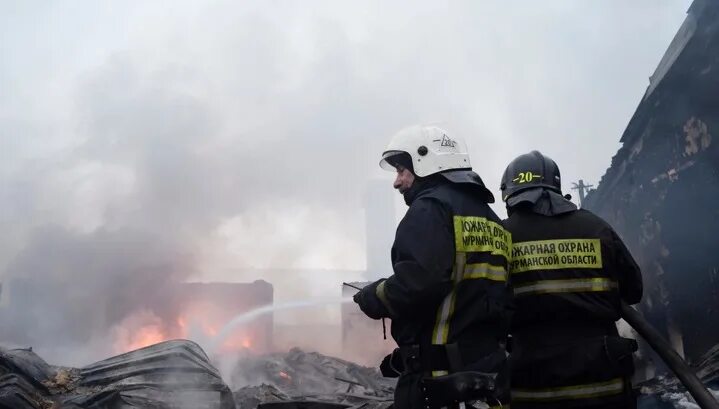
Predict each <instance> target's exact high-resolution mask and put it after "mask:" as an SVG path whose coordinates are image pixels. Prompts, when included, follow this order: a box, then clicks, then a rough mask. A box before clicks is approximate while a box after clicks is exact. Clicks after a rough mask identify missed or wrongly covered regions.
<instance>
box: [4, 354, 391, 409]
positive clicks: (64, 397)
mask: <svg viewBox="0 0 719 409" xmlns="http://www.w3.org/2000/svg"><path fill="white" fill-rule="evenodd" d="M231 379H232V381H233V382H234V386H235V388H236V390H235V391H234V393H233V392H231V391H230V388H229V387H228V385H227V384H226V383H225V382H224V381H223V380H222V377H221V376H220V373H219V372H218V370H217V369H216V368H215V367H214V366H213V365H212V364H211V363H210V359H209V358H208V356H207V355H206V354H205V352H204V351H203V350H202V349H201V348H200V347H199V346H198V345H197V344H195V343H194V342H191V341H186V340H173V341H165V342H161V343H159V344H155V345H152V346H149V347H145V348H141V349H138V350H136V351H132V352H128V353H125V354H121V355H118V356H115V357H112V358H109V359H106V360H103V361H100V362H97V363H94V364H91V365H88V366H85V367H82V368H67V367H57V366H52V365H49V364H48V363H46V362H45V361H44V360H43V359H42V358H40V357H39V356H38V355H37V354H35V353H34V352H33V350H32V349H10V350H8V349H0V409H102V408H123V409H131V408H158V409H159V408H162V409H234V408H235V407H238V408H240V409H243V408H256V407H258V406H259V407H265V408H268V407H272V406H268V405H273V404H274V405H281V407H282V408H285V409H290V408H293V407H307V408H325V407H327V408H349V407H360V406H361V407H362V408H365V409H371V408H385V407H387V406H389V404H391V402H392V395H393V383H394V382H393V381H391V380H388V379H386V378H382V376H381V375H380V374H379V372H378V371H377V370H376V369H372V368H366V367H362V366H359V365H356V364H353V363H351V362H348V361H344V360H341V359H337V358H332V357H328V356H324V355H321V354H318V353H305V352H303V351H301V350H299V349H293V350H291V351H289V352H288V353H282V354H280V353H275V354H269V355H246V356H244V357H242V358H241V359H240V360H239V361H238V362H237V364H236V366H235V367H234V371H233V373H232V375H231Z"/></svg>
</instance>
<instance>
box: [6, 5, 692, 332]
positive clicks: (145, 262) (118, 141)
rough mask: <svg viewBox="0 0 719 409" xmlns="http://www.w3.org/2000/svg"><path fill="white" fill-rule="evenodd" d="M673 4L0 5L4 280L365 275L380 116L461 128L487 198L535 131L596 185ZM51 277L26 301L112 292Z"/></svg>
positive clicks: (285, 285) (667, 37)
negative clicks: (46, 292) (48, 286)
mask: <svg viewBox="0 0 719 409" xmlns="http://www.w3.org/2000/svg"><path fill="white" fill-rule="evenodd" d="M689 5H690V1H688V0H665V1H661V2H657V1H655V0H636V1H632V2H626V1H619V0H602V1H591V2H590V1H585V2H578V1H575V0H549V1H543V2H535V1H524V2H499V1H475V0H471V1H469V0H468V1H454V2H432V1H424V0H417V1H413V2H411V3H410V2H388V1H378V0H377V1H362V2H348V1H336V0H327V1H303V2H295V1H278V0H275V1H242V2H237V1H187V0H173V1H134V0H128V1H123V2H117V1H115V2H110V1H100V0H98V1H89V0H88V1H63V0H58V1H52V2H51V1H34V0H27V1H21V2H19V1H10V0H0V155H1V156H0V226H1V227H2V230H3V235H2V237H0V280H5V281H7V280H10V279H13V278H17V277H24V278H28V277H29V278H31V279H33V280H46V281H47V280H50V281H51V282H54V283H58V284H57V285H58V286H59V287H58V288H61V289H73V288H74V287H75V286H77V285H78V283H82V284H81V285H80V289H81V290H79V291H77V292H79V293H87V292H88V291H89V292H91V293H93V294H95V293H97V294H106V293H112V294H115V293H117V292H118V291H119V292H121V295H120V296H119V297H120V298H121V299H122V300H124V301H123V302H121V303H119V304H123V305H127V304H132V303H128V302H127V299H132V297H134V296H137V295H138V294H139V295H141V296H147V295H146V292H147V291H150V290H149V289H152V288H155V287H156V286H161V285H162V283H163V282H166V281H168V280H200V281H239V282H242V281H252V280H255V279H257V278H263V279H265V280H267V281H270V282H272V283H273V285H274V286H275V289H276V292H277V294H278V295H279V296H278V298H279V299H295V298H297V297H305V296H313V297H317V296H323V295H329V296H335V295H337V293H338V291H339V285H338V284H339V283H340V282H341V281H350V280H358V279H362V278H363V273H362V270H363V269H364V268H365V265H366V258H365V241H366V236H365V228H364V220H365V217H366V215H365V214H364V210H363V203H364V202H363V201H364V200H365V194H366V190H367V186H368V183H369V182H370V181H371V180H375V179H381V180H384V181H386V185H387V194H388V195H395V202H396V204H397V210H396V213H397V216H398V217H401V215H402V213H403V212H404V210H405V209H406V208H405V207H404V205H403V203H402V201H401V197H400V196H399V195H397V194H396V193H393V192H392V188H391V183H392V175H391V174H389V173H387V172H385V171H383V170H381V169H380V168H379V166H378V161H379V157H380V155H381V153H382V151H383V150H384V146H385V145H386V144H387V142H388V141H389V138H390V137H391V135H392V134H393V133H394V132H396V131H397V130H399V129H401V128H403V127H405V126H408V125H414V124H419V123H434V124H439V126H442V127H444V128H446V129H447V130H448V131H449V132H450V134H451V135H453V136H457V137H461V138H464V139H465V140H466V141H467V144H468V146H469V149H470V155H471V158H472V163H473V166H474V170H475V171H477V172H478V173H479V174H480V175H481V176H482V178H483V179H484V181H485V183H486V184H487V185H488V186H489V187H490V188H491V189H492V190H493V191H494V193H495V195H496V196H497V197H499V180H500V177H501V174H502V172H503V170H504V168H505V166H506V165H507V164H508V163H509V161H511V160H512V159H513V158H514V157H515V156H517V155H520V154H522V153H526V152H528V151H530V150H533V149H538V150H540V151H542V152H543V153H545V154H546V155H548V156H550V157H552V158H553V159H555V160H556V161H557V163H558V164H559V166H560V168H561V170H562V174H563V181H564V184H565V186H564V187H565V191H568V190H569V189H568V188H569V184H570V183H571V182H572V181H576V180H578V179H584V180H585V181H586V182H587V183H594V184H596V183H597V182H598V181H599V179H600V177H601V176H602V175H603V174H604V172H605V170H606V169H607V168H608V166H609V164H610V161H611V157H612V156H613V155H614V154H615V153H616V151H617V149H618V148H619V146H620V145H619V138H620V136H621V133H622V131H623V130H624V127H625V126H626V124H627V123H628V121H629V119H630V117H631V115H632V114H633V112H634V109H635V108H636V106H637V104H638V102H639V101H640V99H641V97H642V95H643V93H644V91H645V89H646V87H647V85H648V78H649V76H650V75H651V74H652V72H653V71H654V69H655V67H656V65H657V63H658V62H659V60H660V59H661V57H662V55H663V53H664V51H665V50H666V48H667V46H668V45H669V43H670V41H671V39H672V38H673V36H674V34H675V33H676V31H677V29H678V28H679V26H680V25H681V23H682V21H683V20H684V18H685V15H686V14H685V13H686V11H687V9H688V7H689ZM494 209H495V211H496V212H497V213H498V214H500V215H501V216H504V215H505V212H504V209H503V206H502V204H501V203H496V204H495V205H494ZM393 229H394V226H388V230H387V231H388V232H390V234H391V232H392V231H393ZM386 257H387V259H389V249H387V256H386ZM256 269H267V270H266V271H267V272H266V273H265V276H263V277H257V270H256ZM272 269H276V271H275V272H273V270H272ZM288 269H290V270H291V269H304V273H298V274H297V275H295V276H289V274H288V273H287V270H288ZM314 271H317V272H314ZM388 274H389V272H388ZM118 283H123V284H122V285H120V286H119V288H120V289H118ZM123 291H124V293H123ZM60 293H62V294H63V295H62V297H60V298H59V299H52V300H48V301H43V302H40V301H38V303H39V305H40V306H39V307H38V308H39V310H40V311H42V309H43V308H57V306H58V305H63V306H65V305H69V304H72V305H74V306H73V309H71V310H70V309H68V310H67V311H77V310H83V309H87V308H88V305H95V304H98V303H99V304H101V305H106V304H108V303H111V302H113V301H112V297H111V298H110V299H108V298H107V297H104V298H103V297H101V298H100V299H98V298H93V297H88V296H86V295H82V296H80V295H78V296H73V295H68V294H71V293H73V291H60ZM123 294H124V295H123ZM33 302H34V301H33ZM127 308H128V309H131V306H128V307H127ZM60 310H61V311H63V309H62V308H61V309H60ZM128 311H129V310H128ZM122 313H123V312H122V311H120V312H119V313H116V314H114V315H113V316H109V315H108V314H104V315H102V316H101V317H96V316H95V315H91V318H92V320H97V321H92V322H102V324H98V325H99V326H100V327H102V326H103V325H111V324H112V322H114V321H113V320H120V319H121V318H122ZM117 314H119V315H117ZM110 315H112V314H110Z"/></svg>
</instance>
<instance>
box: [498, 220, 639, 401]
mask: <svg viewBox="0 0 719 409" xmlns="http://www.w3.org/2000/svg"><path fill="white" fill-rule="evenodd" d="M504 226H505V228H506V229H507V230H508V231H509V232H511V234H512V241H513V244H512V254H511V261H510V267H509V270H510V273H511V274H510V282H511V287H512V289H513V292H514V296H515V299H514V302H515V306H516V310H515V313H514V315H513V321H512V326H511V328H512V329H511V332H512V336H513V345H514V349H513V353H512V375H511V376H512V406H513V407H520V408H527V407H547V406H546V405H549V407H553V408H554V407H556V408H563V407H584V406H590V405H600V406H599V407H614V408H625V407H632V405H633V401H632V398H631V397H630V396H629V393H630V390H629V388H630V384H629V381H628V379H629V377H630V376H631V374H632V372H633V366H632V357H631V354H632V352H633V350H635V349H636V343H635V342H634V341H633V340H628V339H624V338H620V337H619V336H618V334H617V330H616V326H615V321H616V320H618V319H619V317H620V309H619V306H620V300H623V301H625V302H626V303H628V304H635V303H637V302H639V300H640V299H641V297H642V278H641V273H640V270H639V267H638V266H637V264H636V263H635V261H634V259H633V258H632V256H631V254H630V253H629V251H628V250H627V248H626V247H625V245H624V243H622V241H621V239H620V238H619V237H618V236H617V234H616V233H615V231H614V230H613V229H612V228H611V226H609V224H607V223H606V222H605V221H604V220H602V219H601V218H599V217H598V216H596V215H594V214H592V213H591V212H589V211H587V210H583V209H580V210H575V211H569V212H566V213H562V214H558V215H554V216H546V215H542V214H538V213H536V212H534V211H532V210H530V208H528V207H526V208H522V207H520V208H518V209H515V210H514V211H512V212H511V215H510V217H509V218H508V219H507V220H506V221H505V222H504Z"/></svg>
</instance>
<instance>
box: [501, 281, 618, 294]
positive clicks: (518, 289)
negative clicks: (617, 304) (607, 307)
mask: <svg viewBox="0 0 719 409" xmlns="http://www.w3.org/2000/svg"><path fill="white" fill-rule="evenodd" d="M615 288H617V283H616V282H615V281H613V280H610V279H608V278H602V277H597V278H576V279H569V280H542V281H535V282H531V283H524V284H518V285H515V286H514V295H516V296H520V295H528V294H552V293H582V292H598V291H609V290H612V289H615Z"/></svg>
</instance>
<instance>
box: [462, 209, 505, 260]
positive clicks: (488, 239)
mask: <svg viewBox="0 0 719 409" xmlns="http://www.w3.org/2000/svg"><path fill="white" fill-rule="evenodd" d="M454 244H455V248H456V251H457V252H491V253H492V254H495V255H500V256H504V257H508V256H509V247H510V246H511V245H512V235H511V234H510V233H509V232H508V231H506V230H504V228H503V227H502V226H501V225H500V224H499V223H495V222H493V221H491V220H487V218H485V217H476V216H454Z"/></svg>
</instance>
